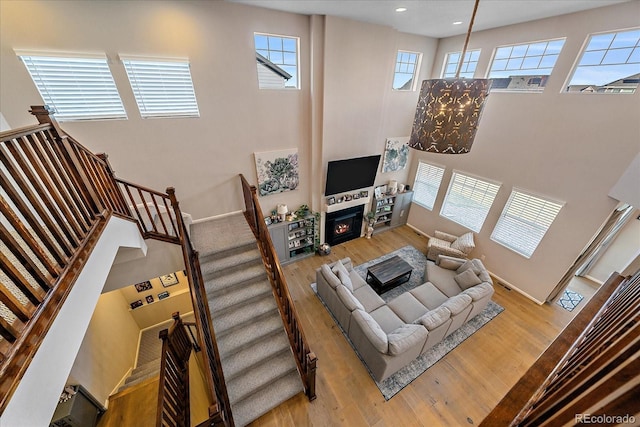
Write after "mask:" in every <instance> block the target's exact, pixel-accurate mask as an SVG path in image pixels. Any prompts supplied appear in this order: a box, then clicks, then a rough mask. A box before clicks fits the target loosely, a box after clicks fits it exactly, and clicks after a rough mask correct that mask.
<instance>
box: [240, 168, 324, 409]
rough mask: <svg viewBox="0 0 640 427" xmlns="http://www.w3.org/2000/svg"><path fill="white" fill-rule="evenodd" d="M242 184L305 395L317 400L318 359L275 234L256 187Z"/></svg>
mask: <svg viewBox="0 0 640 427" xmlns="http://www.w3.org/2000/svg"><path fill="white" fill-rule="evenodd" d="M240 182H241V185H242V193H243V197H244V202H245V211H244V216H245V218H246V220H247V223H248V224H249V227H250V228H251V230H252V231H253V233H254V236H255V237H256V240H257V242H258V247H259V248H260V252H261V254H262V260H263V262H264V265H265V267H266V269H267V273H268V276H269V281H270V282H271V286H272V288H273V292H274V296H275V297H276V303H277V305H278V310H279V312H280V316H281V317H282V321H283V323H284V326H285V329H286V331H287V336H288V338H289V343H290V345H291V349H292V351H293V354H294V356H295V361H296V364H297V366H298V372H299V373H300V377H301V379H302V383H303V385H304V389H305V394H306V395H307V398H308V399H309V400H314V399H315V398H316V388H315V386H316V365H317V357H316V355H315V353H313V352H312V351H311V349H310V348H309V345H308V341H307V339H306V338H305V336H304V332H303V330H302V325H301V324H300V321H299V320H298V319H299V316H298V314H297V312H296V309H295V306H294V304H293V299H292V298H291V295H290V293H289V287H288V286H287V281H286V279H285V276H284V273H283V272H282V268H281V266H280V261H279V259H278V255H277V253H276V250H275V248H274V246H273V242H272V241H271V235H270V234H269V230H268V229H267V226H266V224H265V223H264V221H263V220H262V208H261V207H260V202H259V201H258V195H257V191H256V187H255V186H252V185H250V184H249V183H248V181H247V180H246V179H245V177H244V176H243V175H242V174H240Z"/></svg>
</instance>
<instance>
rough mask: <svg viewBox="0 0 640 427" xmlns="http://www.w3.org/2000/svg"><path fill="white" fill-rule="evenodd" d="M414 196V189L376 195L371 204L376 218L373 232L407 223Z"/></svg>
mask: <svg viewBox="0 0 640 427" xmlns="http://www.w3.org/2000/svg"><path fill="white" fill-rule="evenodd" d="M412 198H413V191H405V192H403V193H396V194H394V195H391V194H384V195H382V196H380V197H374V198H373V205H372V206H371V211H372V212H373V213H374V218H375V223H374V224H373V232H374V233H377V232H379V231H383V230H389V229H391V228H393V227H398V226H400V225H404V224H406V223H407V218H408V216H409V208H410V207H411V199H412Z"/></svg>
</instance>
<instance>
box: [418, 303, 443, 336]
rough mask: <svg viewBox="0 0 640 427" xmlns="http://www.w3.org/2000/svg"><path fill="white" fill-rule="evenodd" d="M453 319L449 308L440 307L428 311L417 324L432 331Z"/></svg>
mask: <svg viewBox="0 0 640 427" xmlns="http://www.w3.org/2000/svg"><path fill="white" fill-rule="evenodd" d="M449 318H451V312H450V311H449V309H448V308H447V307H444V306H440V307H437V308H435V309H433V310H430V311H428V312H427V313H426V314H425V315H423V316H422V317H420V318H419V319H418V320H416V323H420V324H422V325H423V326H424V327H425V328H427V330H429V331H432V330H434V329H435V328H437V327H438V326H440V325H442V324H443V323H445V322H446V321H447V320H449Z"/></svg>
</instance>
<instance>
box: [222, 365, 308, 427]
mask: <svg viewBox="0 0 640 427" xmlns="http://www.w3.org/2000/svg"><path fill="white" fill-rule="evenodd" d="M302 391H304V389H303V388H302V381H301V380H300V376H299V375H298V372H297V371H292V372H289V373H288V374H287V375H285V376H283V377H281V378H279V379H278V380H276V381H274V382H273V383H272V384H270V385H269V387H266V388H263V389H261V390H258V391H257V392H256V393H254V394H252V395H250V396H248V397H247V398H246V399H244V400H242V401H240V402H237V403H236V404H235V405H233V404H232V405H231V407H232V410H233V420H234V422H235V425H236V426H239V427H241V426H246V425H247V424H249V423H250V422H252V421H255V420H256V419H258V418H259V417H260V416H262V415H264V414H266V413H267V412H269V411H270V410H272V409H273V408H275V407H276V406H278V405H280V404H281V403H283V402H285V401H287V400H289V399H290V398H292V397H293V396H295V395H296V394H298V393H300V392H302Z"/></svg>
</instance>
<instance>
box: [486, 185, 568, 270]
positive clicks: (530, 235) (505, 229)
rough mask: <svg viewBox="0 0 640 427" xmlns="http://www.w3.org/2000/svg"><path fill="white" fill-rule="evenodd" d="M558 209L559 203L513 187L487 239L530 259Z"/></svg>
mask: <svg viewBox="0 0 640 427" xmlns="http://www.w3.org/2000/svg"><path fill="white" fill-rule="evenodd" d="M561 208H562V204H561V203H557V202H553V201H551V200H547V199H543V198H540V197H537V196H533V195H531V194H527V193H525V192H523V191H519V190H515V189H514V190H513V191H512V192H511V196H510V197H509V201H508V202H507V204H506V205H505V207H504V210H503V211H502V215H500V219H499V220H498V223H497V224H496V227H495V228H494V230H493V233H492V234H491V240H493V241H495V242H498V243H500V244H501V245H503V246H506V247H507V248H509V249H511V250H513V251H515V252H517V253H519V254H520V255H522V256H525V257H527V258H530V257H531V255H532V254H533V252H534V251H535V250H536V248H537V247H538V244H539V243H540V241H541V240H542V237H543V236H544V235H545V233H546V232H547V230H548V229H549V227H550V226H551V223H552V222H553V220H554V219H555V217H556V215H558V212H560V209H561Z"/></svg>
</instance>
